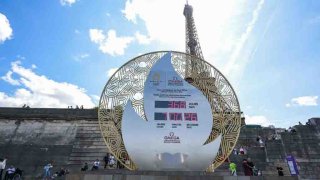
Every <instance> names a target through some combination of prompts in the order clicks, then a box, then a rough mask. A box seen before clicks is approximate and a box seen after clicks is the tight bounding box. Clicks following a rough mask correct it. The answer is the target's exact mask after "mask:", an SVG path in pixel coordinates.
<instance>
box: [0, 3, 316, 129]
mask: <svg viewBox="0 0 320 180" xmlns="http://www.w3.org/2000/svg"><path fill="white" fill-rule="evenodd" d="M184 4H185V1H184V0H153V1H150V0H149V1H148V0H128V1H125V0H123V1H112V0H96V1H89V0H51V1H42V0H30V1H24V0H0V77H1V79H0V106H2V107H5V106H10V107H11V106H13V107H14V106H18V107H20V106H22V105H23V104H29V105H30V106H31V107H63V108H65V107H67V106H68V105H73V106H75V105H84V106H85V107H87V108H89V107H93V106H96V105H97V102H98V99H99V96H100V94H101V92H102V89H103V87H104V85H105V84H106V82H107V80H108V78H109V76H110V75H111V74H112V72H114V70H116V69H117V68H119V67H120V66H121V65H122V64H124V63H125V62H127V61H128V60H130V59H132V58H134V57H136V56H137V55H140V54H144V53H147V52H151V51H157V50H177V51H182V52H183V51H185V45H184V43H185V42H184V41H185V37H184V36H185V25H184V23H185V20H184V16H183V13H182V12H183V8H184ZM189 4H191V5H192V6H193V8H194V18H195V23H196V26H197V31H198V36H199V40H200V44H201V47H202V50H203V54H204V57H205V59H206V60H207V61H209V62H210V63H211V64H213V65H214V66H215V67H217V68H218V69H219V70H220V71H222V73H223V74H224V75H225V76H226V77H227V78H228V80H229V81H230V82H231V84H232V86H233V88H234V89H235V91H236V93H237V95H238V98H239V101H240V105H241V109H242V111H243V112H244V114H245V116H246V119H247V122H248V123H254V124H262V125H269V124H274V125H276V126H280V127H288V126H291V125H293V124H297V123H298V122H299V121H301V122H302V123H304V122H306V121H307V119H309V118H311V117H319V116H320V108H319V101H320V100H319V96H320V87H319V84H320V78H319V77H320V61H319V57H320V43H319V42H320V2H319V1H317V0H306V1H299V0H290V1H289V0H282V1H278V0H268V1H264V0H252V1H245V0H238V1H233V0H232V1H231V0H230V1H216V0H201V1H195V0H190V1H189Z"/></svg>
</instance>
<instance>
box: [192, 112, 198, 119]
mask: <svg viewBox="0 0 320 180" xmlns="http://www.w3.org/2000/svg"><path fill="white" fill-rule="evenodd" d="M191 121H198V117H197V113H191Z"/></svg>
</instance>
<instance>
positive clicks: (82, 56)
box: [73, 53, 90, 61]
mask: <svg viewBox="0 0 320 180" xmlns="http://www.w3.org/2000/svg"><path fill="white" fill-rule="evenodd" d="M88 57H90V54H88V53H83V54H79V55H76V56H74V57H73V59H74V60H76V61H81V60H82V59H85V58H88Z"/></svg>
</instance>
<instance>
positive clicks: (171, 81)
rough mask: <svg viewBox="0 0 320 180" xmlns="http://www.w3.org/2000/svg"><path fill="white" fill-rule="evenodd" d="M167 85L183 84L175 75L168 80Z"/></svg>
mask: <svg viewBox="0 0 320 180" xmlns="http://www.w3.org/2000/svg"><path fill="white" fill-rule="evenodd" d="M168 86H183V81H182V80H181V79H179V78H178V77H176V76H173V78H172V79H170V80H168Z"/></svg>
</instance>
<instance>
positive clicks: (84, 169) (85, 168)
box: [81, 163, 89, 171]
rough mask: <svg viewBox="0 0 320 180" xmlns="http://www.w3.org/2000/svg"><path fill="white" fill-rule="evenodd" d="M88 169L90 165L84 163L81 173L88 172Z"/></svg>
mask: <svg viewBox="0 0 320 180" xmlns="http://www.w3.org/2000/svg"><path fill="white" fill-rule="evenodd" d="M88 169H89V167H88V163H84V166H83V167H82V168H81V171H87V170H88Z"/></svg>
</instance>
